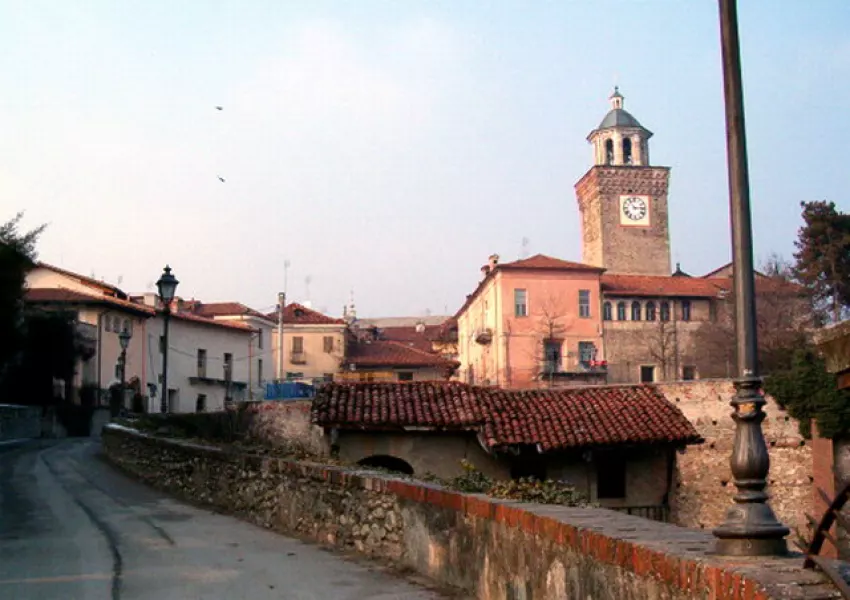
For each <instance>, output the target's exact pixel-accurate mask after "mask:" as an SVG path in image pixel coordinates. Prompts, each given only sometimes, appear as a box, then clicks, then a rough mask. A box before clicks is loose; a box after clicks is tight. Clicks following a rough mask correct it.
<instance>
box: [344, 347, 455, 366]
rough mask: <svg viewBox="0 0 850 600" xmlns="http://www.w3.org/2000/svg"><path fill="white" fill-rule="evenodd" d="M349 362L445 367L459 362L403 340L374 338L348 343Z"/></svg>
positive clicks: (357, 364) (354, 363) (365, 364)
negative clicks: (412, 345) (410, 344)
mask: <svg viewBox="0 0 850 600" xmlns="http://www.w3.org/2000/svg"><path fill="white" fill-rule="evenodd" d="M346 363H347V364H353V365H355V366H360V367H445V368H452V367H454V366H456V364H457V363H455V362H454V361H450V360H446V359H445V358H443V357H441V356H440V355H438V354H434V353H432V352H429V351H427V350H419V349H417V348H413V347H411V346H409V345H407V344H406V343H403V342H394V341H388V340H372V341H362V342H353V343H351V344H349V345H348V355H347V357H346Z"/></svg>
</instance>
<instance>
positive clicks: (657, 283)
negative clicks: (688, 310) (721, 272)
mask: <svg viewBox="0 0 850 600" xmlns="http://www.w3.org/2000/svg"><path fill="white" fill-rule="evenodd" d="M729 281H730V280H729V279H727V278H721V277H717V278H710V279H707V278H703V277H700V278H696V277H674V276H671V275H610V274H604V275H602V278H601V282H602V293H603V294H605V295H609V296H673V297H689V298H714V297H717V296H718V295H719V294H721V293H722V292H723V291H725V290H727V288H728V287H729Z"/></svg>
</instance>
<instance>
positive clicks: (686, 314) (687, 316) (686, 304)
mask: <svg viewBox="0 0 850 600" xmlns="http://www.w3.org/2000/svg"><path fill="white" fill-rule="evenodd" d="M682 320H683V321H690V320H691V301H690V300H682Z"/></svg>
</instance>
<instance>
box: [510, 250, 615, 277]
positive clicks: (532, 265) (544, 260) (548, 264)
mask: <svg viewBox="0 0 850 600" xmlns="http://www.w3.org/2000/svg"><path fill="white" fill-rule="evenodd" d="M496 268H497V269H498V268H501V269H559V270H560V269H563V270H568V271H597V272H599V273H601V272H602V271H604V270H605V269H603V268H601V267H594V266H593V265H585V264H583V263H577V262H572V261H569V260H561V259H560V258H552V257H551V256H546V255H545V254H535V255H534V256H531V257H529V258H523V259H521V260H515V261H513V262H509V263H499V264H497V265H496Z"/></svg>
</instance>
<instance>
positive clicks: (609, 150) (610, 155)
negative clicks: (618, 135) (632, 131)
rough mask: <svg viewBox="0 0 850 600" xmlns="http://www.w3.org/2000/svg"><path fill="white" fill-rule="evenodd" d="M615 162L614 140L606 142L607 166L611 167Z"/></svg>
mask: <svg viewBox="0 0 850 600" xmlns="http://www.w3.org/2000/svg"><path fill="white" fill-rule="evenodd" d="M613 162H614V140H610V139H609V140H605V164H606V165H610V164H612V163H613Z"/></svg>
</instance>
